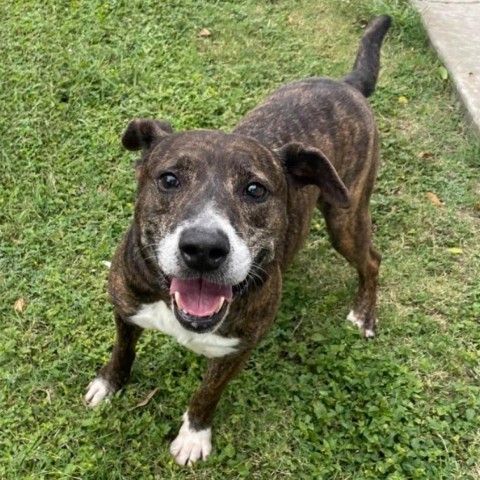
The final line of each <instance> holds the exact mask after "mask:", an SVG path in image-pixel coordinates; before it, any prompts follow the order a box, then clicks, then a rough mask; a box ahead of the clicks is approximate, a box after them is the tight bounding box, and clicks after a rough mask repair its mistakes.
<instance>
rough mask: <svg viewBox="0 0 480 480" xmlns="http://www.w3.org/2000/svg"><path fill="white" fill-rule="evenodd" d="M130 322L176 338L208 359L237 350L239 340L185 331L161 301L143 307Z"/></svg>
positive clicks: (213, 334)
mask: <svg viewBox="0 0 480 480" xmlns="http://www.w3.org/2000/svg"><path fill="white" fill-rule="evenodd" d="M129 321H130V322H131V323H134V324H135V325H138V326H139V327H142V328H148V329H153V330H160V331H161V332H163V333H166V334H167V335H171V336H172V337H175V338H176V339H177V341H178V343H180V344H181V345H183V346H185V347H187V348H188V349H190V350H192V351H193V352H195V353H199V354H201V355H205V356H206V357H208V358H215V357H223V356H225V355H228V354H230V353H233V352H234V351H235V350H236V347H237V346H238V344H239V339H238V338H226V337H222V336H221V335H217V334H215V333H204V334H199V333H194V332H190V331H188V330H186V329H184V328H183V327H182V326H181V325H180V323H179V322H178V321H177V319H176V318H175V314H174V313H173V312H172V310H171V309H170V308H169V307H168V305H167V304H166V303H165V302H163V301H159V302H156V303H150V304H147V305H142V307H141V308H140V310H139V311H138V312H137V313H136V314H135V315H133V316H132V317H130V319H129Z"/></svg>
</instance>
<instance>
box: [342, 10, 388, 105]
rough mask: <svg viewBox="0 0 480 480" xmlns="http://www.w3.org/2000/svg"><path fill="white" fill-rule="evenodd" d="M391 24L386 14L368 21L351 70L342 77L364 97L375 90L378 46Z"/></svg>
mask: <svg viewBox="0 0 480 480" xmlns="http://www.w3.org/2000/svg"><path fill="white" fill-rule="evenodd" d="M391 24H392V19H391V17H389V16H388V15H380V16H378V17H375V18H374V19H372V20H371V21H370V22H369V24H368V25H367V29H366V30H365V33H364V34H363V36H362V39H361V41H360V46H359V48H358V52H357V58H356V59H355V63H354V64H353V70H352V72H351V73H349V74H348V75H346V76H345V77H343V79H342V80H343V81H344V82H345V83H348V84H349V85H352V87H355V88H356V89H357V90H358V91H360V92H361V93H362V94H363V95H364V96H365V97H369V96H370V95H371V94H372V93H373V91H374V90H375V85H376V84H377V79H378V72H379V70H380V47H381V46H382V41H383V39H384V37H385V35H386V33H387V31H388V29H389V28H390V25H391Z"/></svg>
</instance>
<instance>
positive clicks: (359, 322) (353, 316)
mask: <svg viewBox="0 0 480 480" xmlns="http://www.w3.org/2000/svg"><path fill="white" fill-rule="evenodd" d="M347 320H348V321H350V322H352V323H353V324H354V325H356V326H357V327H358V328H362V327H363V321H362V320H360V319H359V318H358V317H357V315H356V313H355V312H354V311H353V310H350V313H349V314H348V316H347Z"/></svg>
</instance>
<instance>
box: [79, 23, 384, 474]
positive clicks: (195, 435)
mask: <svg viewBox="0 0 480 480" xmlns="http://www.w3.org/2000/svg"><path fill="white" fill-rule="evenodd" d="M390 23H391V19H390V17H388V16H380V17H377V18H375V19H373V20H372V21H371V23H370V24H369V25H368V27H367V29H366V31H365V33H364V35H363V37H362V40H361V44H360V47H359V51H358V54H357V58H356V61H355V64H354V68H353V71H352V73H350V74H349V75H347V76H346V77H344V78H343V79H342V80H340V81H336V80H330V79H323V78H309V79H306V80H300V81H297V82H294V83H291V84H289V85H287V86H284V87H282V88H280V89H279V90H277V91H276V92H274V93H273V94H272V95H271V96H270V97H269V98H268V99H267V100H266V101H265V102H264V103H262V104H261V105H260V106H258V107H257V108H255V109H254V110H253V111H251V112H250V113H249V114H248V115H247V116H246V117H245V118H244V119H243V120H242V121H241V122H240V123H239V125H238V126H237V127H236V128H235V130H234V131H233V133H224V132H220V131H207V130H200V131H187V132H183V133H174V132H173V131H172V128H171V127H170V125H169V124H168V123H166V122H163V121H155V120H134V121H132V122H131V123H130V124H129V126H128V128H127V130H126V132H125V133H124V135H123V138H122V142H123V145H124V146H125V147H126V148H127V149H129V150H142V157H141V159H140V160H139V162H138V164H137V167H136V171H137V179H138V192H137V199H136V204H135V213H134V218H133V222H132V224H131V226H130V228H129V230H128V231H127V233H126V235H125V236H124V238H123V240H122V242H121V243H120V245H119V247H118V249H117V251H116V253H115V257H114V259H113V262H112V267H111V272H110V278H109V297H110V301H111V302H112V303H113V305H114V313H115V322H116V328H117V336H116V341H115V345H114V347H113V352H112V356H111V359H110V361H109V362H108V363H107V365H105V366H104V367H103V368H102V369H101V370H100V373H99V375H98V377H97V378H96V379H95V380H94V381H93V382H92V383H91V384H90V386H89V390H88V393H87V395H86V401H87V403H88V405H89V406H95V405H97V404H98V403H99V402H100V401H101V400H102V399H103V398H105V397H106V396H107V395H108V394H110V393H112V392H115V391H117V390H118V389H120V388H122V387H123V386H124V384H125V383H126V381H127V379H128V377H129V374H130V369H131V366H132V363H133V360H134V358H135V345H136V343H137V340H138V339H139V337H140V334H141V332H142V331H143V329H144V328H154V329H158V330H161V331H163V332H165V333H167V334H169V335H172V336H174V337H176V338H177V340H178V341H179V342H180V343H181V344H183V345H184V346H186V347H187V348H190V349H191V350H193V351H195V352H197V353H200V354H203V355H205V356H207V357H209V360H208V367H207V371H206V374H205V377H204V379H203V382H202V384H201V386H200V388H199V390H198V391H197V392H196V393H195V395H194V396H193V398H192V400H191V402H190V405H189V407H188V410H187V411H186V413H185V414H184V416H183V425H182V427H181V429H180V432H179V434H178V436H177V438H176V439H175V441H174V442H173V443H172V445H171V449H170V450H171V453H172V455H173V456H174V458H175V461H176V462H177V463H179V464H182V465H185V464H192V463H193V462H195V461H197V460H199V459H202V458H203V459H205V458H206V457H207V456H208V454H209V453H210V451H211V441H210V438H211V424H212V419H213V414H214V411H215V408H216V406H217V403H218V401H219V399H220V395H221V393H222V391H223V390H224V388H225V387H226V385H227V384H228V382H229V381H230V380H231V379H232V378H233V377H234V375H236V374H237V373H238V372H239V371H240V370H241V368H242V367H243V365H244V364H245V362H246V361H247V359H248V358H249V356H250V353H251V352H252V350H253V348H254V347H255V346H256V345H257V344H258V342H259V341H260V340H261V339H262V338H263V337H264V336H265V334H266V333H267V331H268V329H269V327H270V325H271V323H272V322H273V320H274V318H275V315H276V312H277V309H278V307H279V304H280V297H281V290H282V275H283V273H284V272H285V270H286V269H287V267H288V265H289V264H290V262H291V260H292V258H293V256H294V255H295V253H296V252H297V251H298V249H299V248H300V246H301V244H302V242H303V241H304V239H305V238H306V236H307V234H308V231H309V223H310V219H311V217H312V213H313V210H314V208H315V207H318V208H319V209H320V210H321V212H322V213H323V215H324V217H325V220H326V225H327V229H328V232H329V234H330V237H331V240H332V243H333V246H334V247H335V248H336V249H337V250H338V251H339V252H340V253H341V254H342V255H343V256H344V257H345V258H346V259H347V261H348V262H349V263H350V264H351V265H353V266H354V267H355V268H356V270H357V272H358V278H359V286H358V293H357V298H356V301H355V304H354V307H353V309H352V311H351V312H350V314H349V315H348V319H349V320H351V321H353V322H354V323H355V324H357V325H358V326H359V327H360V329H361V331H362V332H363V334H364V335H365V336H366V337H373V336H374V335H375V325H376V322H377V320H376V316H375V303H376V291H377V277H378V271H379V265H380V255H379V254H378V253H377V252H376V251H375V250H374V248H373V246H372V240H371V220H370V213H369V199H370V195H371V193H372V189H373V184H374V180H375V175H376V172H377V167H378V162H379V152H378V134H377V129H376V126H375V122H374V117H373V114H372V111H371V110H370V108H369V106H368V103H367V101H366V99H365V97H368V96H369V95H370V94H371V93H373V90H374V88H375V84H376V81H377V77H378V71H379V59H380V46H381V43H382V41H383V38H384V36H385V34H386V32H387V30H388V28H389V26H390Z"/></svg>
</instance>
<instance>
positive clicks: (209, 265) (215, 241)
mask: <svg viewBox="0 0 480 480" xmlns="http://www.w3.org/2000/svg"><path fill="white" fill-rule="evenodd" d="M178 246H179V248H180V253H181V255H182V258H183V260H184V261H185V263H186V264H187V266H188V267H189V268H192V269H193V270H197V271H199V272H209V271H212V270H215V269H217V268H218V267H220V265H222V264H223V263H224V262H225V260H226V259H227V256H228V254H229V253H230V243H229V241H228V237H227V235H225V233H223V232H222V231H220V230H206V229H202V228H189V229H187V230H184V231H183V233H182V234H181V235H180V241H179V244H178Z"/></svg>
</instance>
